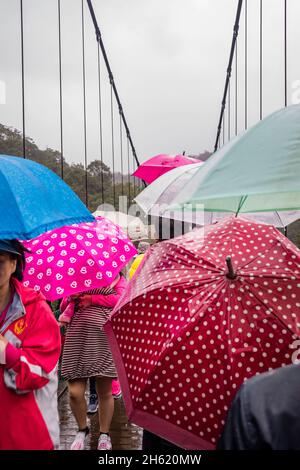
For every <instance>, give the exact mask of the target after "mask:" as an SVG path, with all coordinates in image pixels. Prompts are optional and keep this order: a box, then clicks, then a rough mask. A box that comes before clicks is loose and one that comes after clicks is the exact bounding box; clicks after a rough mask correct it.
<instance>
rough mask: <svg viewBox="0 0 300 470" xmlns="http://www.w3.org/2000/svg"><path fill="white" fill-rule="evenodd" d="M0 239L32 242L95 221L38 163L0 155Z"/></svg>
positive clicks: (67, 188) (69, 190) (77, 199)
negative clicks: (43, 234)
mask: <svg viewBox="0 0 300 470" xmlns="http://www.w3.org/2000/svg"><path fill="white" fill-rule="evenodd" d="M0 214H1V219H0V239H13V238H20V239H21V240H22V239H23V240H24V239H31V238H34V237H37V236H38V235H40V234H41V233H43V232H46V231H47V230H51V229H54V228H57V227H62V226H63V225H70V224H75V223H80V222H91V221H93V220H94V217H93V216H92V214H91V213H90V212H89V211H88V209H87V208H86V207H85V205H84V204H83V203H82V202H81V200H80V199H79V197H78V196H76V194H75V193H74V192H73V191H72V189H71V188H69V186H68V185H67V184H66V183H64V181H62V180H61V179H60V178H59V177H58V176H57V175H56V174H55V173H53V171H51V170H49V169H48V168H46V167H45V166H43V165H40V164H39V163H36V162H33V161H31V160H25V159H23V158H19V157H11V156H8V155H0Z"/></svg>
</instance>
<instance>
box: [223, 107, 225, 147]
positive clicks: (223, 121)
mask: <svg viewBox="0 0 300 470" xmlns="http://www.w3.org/2000/svg"><path fill="white" fill-rule="evenodd" d="M224 144H225V114H224V115H223V145H224Z"/></svg>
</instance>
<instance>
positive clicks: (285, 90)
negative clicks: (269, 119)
mask: <svg viewBox="0 0 300 470" xmlns="http://www.w3.org/2000/svg"><path fill="white" fill-rule="evenodd" d="M287 66H288V64H287V0H284V106H285V107H287V104H288V80H287Z"/></svg>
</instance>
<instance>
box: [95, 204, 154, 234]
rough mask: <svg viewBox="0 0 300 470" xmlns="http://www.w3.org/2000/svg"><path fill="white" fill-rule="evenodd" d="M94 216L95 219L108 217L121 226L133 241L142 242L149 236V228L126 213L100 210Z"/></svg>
mask: <svg viewBox="0 0 300 470" xmlns="http://www.w3.org/2000/svg"><path fill="white" fill-rule="evenodd" d="M93 215H94V216H95V217H106V218H107V219H109V220H111V222H113V223H114V224H116V225H119V227H121V228H122V229H123V230H124V232H126V233H127V235H128V236H129V238H131V240H140V239H142V238H147V236H148V233H147V227H146V226H145V224H144V223H143V222H142V221H141V219H140V218H139V217H134V216H133V215H129V214H125V213H124V212H118V211H116V212H114V211H100V210H97V211H96V212H94V213H93Z"/></svg>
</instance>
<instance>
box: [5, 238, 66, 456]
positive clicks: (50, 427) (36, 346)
mask: <svg viewBox="0 0 300 470" xmlns="http://www.w3.org/2000/svg"><path fill="white" fill-rule="evenodd" d="M24 251H25V249H24V247H23V246H22V244H21V243H20V242H18V241H17V240H0V417H1V425H0V450H53V449H58V448H59V420H58V411H57V382H58V376H57V364H58V360H59V356H60V332H59V327H58V325H57V322H56V320H55V318H54V315H53V313H52V311H51V309H50V307H49V306H48V305H47V302H46V300H45V297H44V296H43V295H42V294H41V293H38V292H36V291H34V290H33V289H30V288H27V287H24V286H23V285H22V282H21V281H22V277H23V269H24V266H25V257H24Z"/></svg>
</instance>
